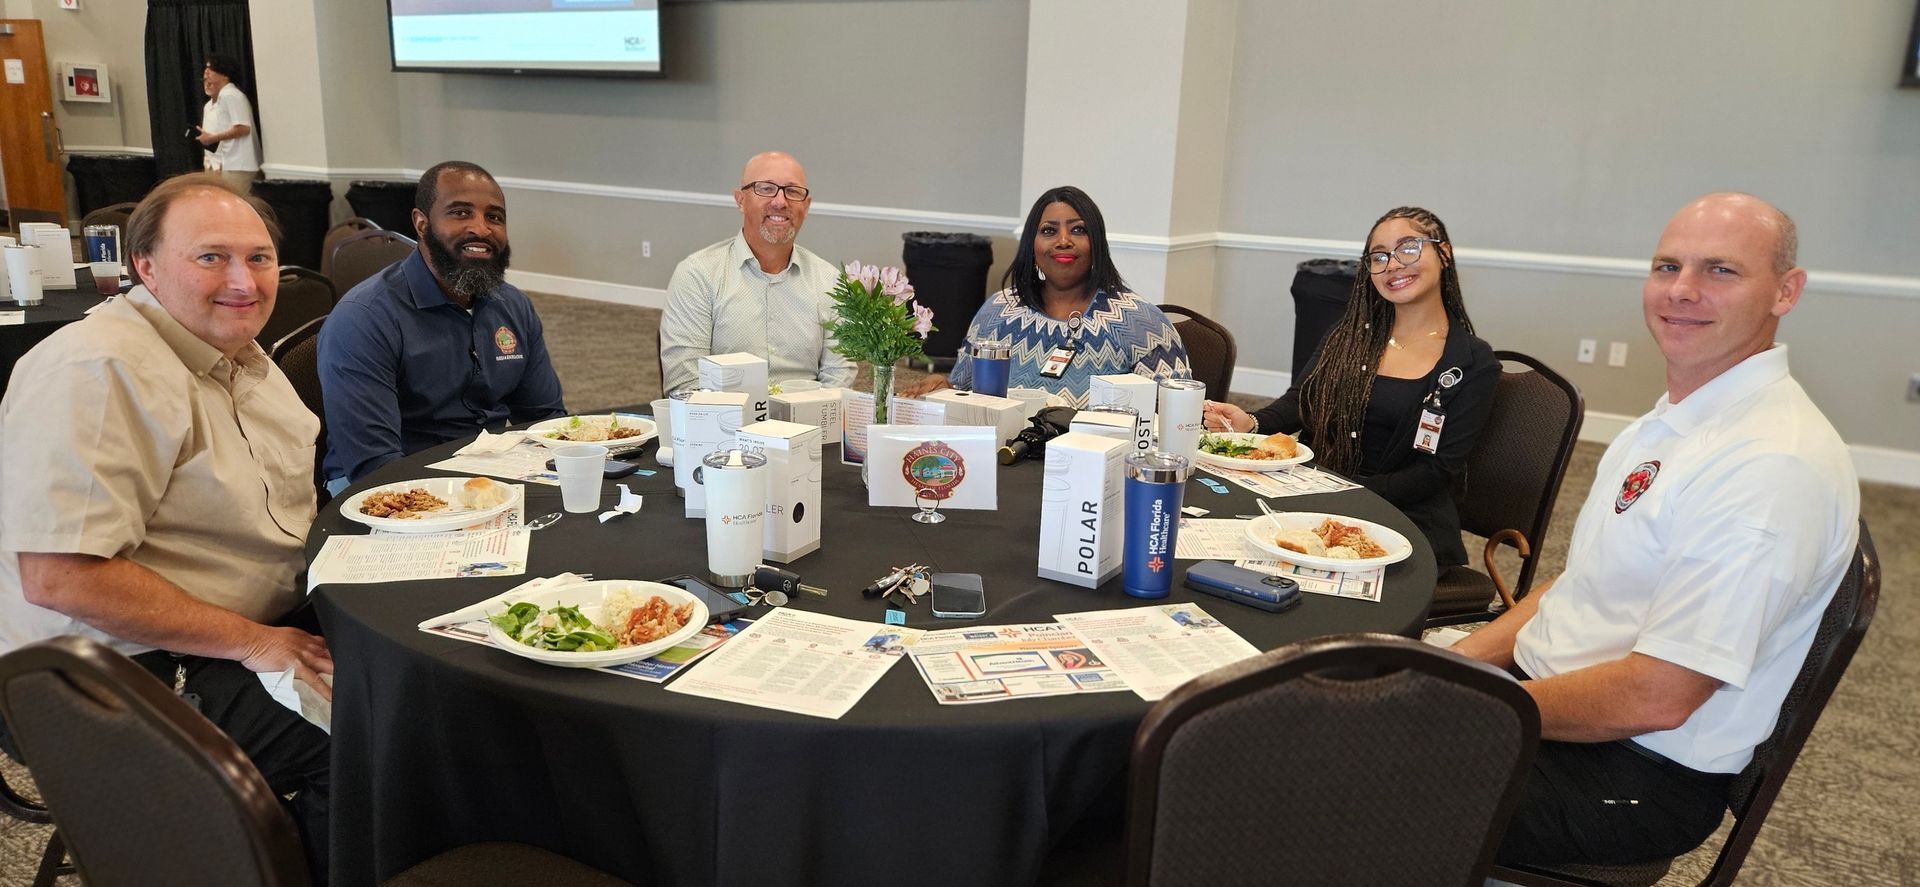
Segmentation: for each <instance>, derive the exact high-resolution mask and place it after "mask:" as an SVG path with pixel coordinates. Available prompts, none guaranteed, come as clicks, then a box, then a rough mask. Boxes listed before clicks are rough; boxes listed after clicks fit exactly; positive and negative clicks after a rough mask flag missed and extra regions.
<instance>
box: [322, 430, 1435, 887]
mask: <svg viewBox="0 0 1920 887" xmlns="http://www.w3.org/2000/svg"><path fill="white" fill-rule="evenodd" d="M451 449H452V446H447V447H441V448H439V449H438V450H434V451H430V452H428V453H424V454H420V455H417V456H414V457H411V458H409V459H406V460H403V461H402V462H399V463H395V464H392V465H389V466H387V467H386V468H384V469H382V470H381V471H379V472H376V473H375V474H374V475H372V476H371V477H369V478H366V479H365V480H364V481H363V483H362V484H361V485H360V486H361V487H364V486H367V485H371V484H378V483H387V482H393V481H398V480H405V479H410V478H416V477H425V476H432V475H435V474H438V473H439V472H436V471H433V470H429V469H425V468H424V466H425V465H426V464H427V463H429V462H433V461H437V460H438V459H440V458H443V457H444V456H446V455H447V454H448V453H449V452H450V451H451ZM650 452H651V446H649V453H650ZM835 456H836V454H835V453H834V452H833V451H832V450H830V451H829V454H828V457H827V466H826V467H827V471H826V477H825V489H824V493H823V501H822V506H823V515H824V526H825V532H824V539H825V546H824V547H823V548H822V550H820V551H818V552H815V553H813V554H811V555H808V556H807V557H805V558H802V559H800V560H799V561H797V562H796V563H794V564H792V565H790V567H791V568H792V569H794V570H796V571H798V572H800V573H801V574H802V576H803V577H805V579H806V581H808V582H809V583H810V584H815V585H821V586H824V587H826V588H829V589H831V590H832V596H831V597H830V598H828V599H825V600H817V599H812V598H807V597H798V598H796V600H795V601H794V603H793V606H798V607H803V608H807V609H814V610H819V611H822V612H826V613H831V614H833V615H837V616H844V617H851V618H859V619H866V620H872V621H875V622H879V621H880V620H881V618H882V610H883V605H882V604H881V603H880V602H878V601H874V600H866V599H863V598H862V597H861V596H860V594H859V589H860V587H861V586H862V585H864V584H866V583H867V582H869V581H871V580H872V579H873V578H874V577H876V576H878V575H880V574H881V573H882V572H885V570H886V569H887V568H889V567H891V566H894V565H897V564H904V563H908V562H911V561H917V562H920V563H923V564H929V565H931V566H933V567H934V568H935V569H937V570H944V571H961V572H977V573H980V574H982V575H983V576H984V578H985V584H986V592H987V604H988V612H987V615H986V616H985V617H984V618H983V619H980V620H975V621H974V622H962V621H957V620H936V619H933V618H932V615H931V613H930V612H929V608H928V605H927V604H926V603H925V601H924V599H923V600H922V603H921V604H920V605H919V606H917V607H914V608H911V609H910V610H909V624H910V625H913V626H915V627H920V628H928V629H933V628H951V627H955V626H960V625H968V624H1010V623H1022V622H1050V621H1052V617H1053V615H1054V614H1056V613H1070V612H1077V611H1082V610H1098V609H1111V608H1116V607H1124V606H1129V605H1133V604H1136V603H1140V602H1137V601H1135V600H1134V599H1133V598H1130V597H1127V596H1126V595H1125V594H1124V593H1122V592H1121V591H1120V589H1119V581H1118V579H1117V578H1116V579H1115V580H1114V581H1112V582H1110V583H1108V585H1107V586H1106V587H1103V588H1101V589H1099V590H1092V589H1082V588H1077V587H1073V586H1068V585H1063V584H1059V583H1055V582H1051V581H1048V580H1044V579H1040V578H1038V577H1037V576H1036V562H1037V557H1038V555H1037V544H1038V539H1039V514H1038V508H1039V500H1040V475H1041V466H1040V464H1039V463H1037V462H1024V463H1021V464H1019V465H1015V466H1011V467H1007V468H1001V469H999V502H1000V508H999V510H997V511H949V512H945V513H946V514H947V516H948V520H947V522H946V523H944V524H939V525H934V526H926V525H922V524H918V523H914V522H913V521H911V520H909V519H908V514H910V510H909V509H902V508H882V509H870V508H868V507H866V493H865V490H864V488H863V487H862V485H861V483H860V479H859V473H858V469H857V468H851V467H842V466H840V465H839V464H838V463H837V460H836V458H835ZM643 462H644V464H645V465H646V466H648V467H655V466H654V464H653V459H652V458H651V455H648V456H647V457H646V458H644V460H643ZM625 482H626V483H629V484H630V485H631V486H632V487H633V489H634V490H635V491H636V492H640V493H642V494H644V495H645V496H646V504H645V507H644V508H643V509H642V511H641V513H639V514H637V515H632V516H628V517H622V518H618V519H616V520H614V521H612V522H610V523H606V524H600V523H597V522H596V521H595V519H594V517H593V516H592V515H568V516H566V517H565V518H564V519H563V520H561V521H560V522H559V523H558V524H556V525H554V526H552V527H550V528H547V529H544V530H539V531H536V532H535V533H534V534H533V538H532V545H531V550H530V552H529V566H528V575H527V576H522V577H508V578H477V579H454V580H437V581H421V582H408V583H398V584H392V585H331V586H325V587H322V588H320V589H318V590H317V591H316V592H315V593H314V597H315V599H316V603H317V606H318V610H319V614H320V618H321V621H322V623H323V624H324V626H325V630H326V633H327V638H328V642H329V644H330V645H331V646H332V650H333V656H334V662H335V667H336V668H337V672H336V676H335V684H334V701H333V809H334V813H333V878H334V882H335V883H336V884H367V883H373V882H375V881H377V880H379V879H381V878H385V877H388V876H391V875H393V874H394V873H396V872H398V871H400V870H401V869H403V868H405V867H407V866H409V865H411V864H413V863H415V862H418V861H420V860H421V859H424V858H426V857H427V856H429V855H431V854H434V853H437V852H440V851H442V850H446V849H449V848H451V847H455V846H458V845H461V844H466V843H471V842H475V841H486V840H513V841H522V842H526V843H531V844H536V845H539V846H542V847H546V848H548V849H551V850H554V851H556V852H559V853H564V854H566V855H569V856H572V857H575V858H577V859H579V860H581V861H583V862H586V863H589V864H591V865H594V866H597V867H599V868H601V869H604V870H606V871H609V872H612V873H615V874H617V875H619V876H621V877H623V878H626V879H628V880H631V881H633V882H635V883H637V884H669V885H704V884H719V885H753V887H771V885H777V884H820V885H826V884H834V885H854V884H882V883H892V882H896V881H904V882H909V883H913V884H915V885H916V887H932V885H945V884H953V885H987V884H1028V883H1032V882H1033V881H1034V879H1035V878H1036V877H1037V875H1038V872H1039V865H1040V862H1041V860H1042V858H1043V857H1044V855H1045V853H1046V851H1047V849H1048V847H1049V846H1050V845H1051V844H1052V843H1053V842H1054V841H1055V840H1057V839H1058V838H1059V837H1060V836H1061V835H1062V834H1063V833H1065V831H1066V830H1067V829H1068V828H1069V827H1070V826H1072V825H1073V824H1074V823H1075V822H1076V821H1078V820H1079V819H1080V818H1081V817H1082V816H1084V815H1086V814H1088V813H1089V812H1091V808H1093V807H1094V806H1095V805H1096V804H1107V805H1118V804H1120V803H1121V802H1120V801H1118V800H1117V799H1118V798H1119V797H1121V795H1120V794H1119V793H1117V792H1115V791H1114V788H1115V787H1116V786H1117V785H1119V784H1120V780H1121V778H1122V777H1123V776H1124V773H1125V770H1126V764H1127V756H1128V752H1129V746H1130V743H1131V741H1132V737H1133V732H1134V730H1135V729H1136V727H1137V726H1138V724H1139V722H1140V719H1141V717H1142V715H1144V714H1145V712H1146V710H1147V708H1148V703H1146V702H1144V701H1142V700H1141V699H1140V698H1139V697H1138V696H1136V695H1134V694H1133V693H1131V692H1122V693H1101V694H1089V695H1085V696H1077V697H1053V698H1047V699H1033V700H1015V701H1007V702H998V703H987V704H980V705H971V706H945V707H943V706H940V705H937V704H936V703H935V702H934V700H933V696H932V694H931V693H930V692H929V691H928V690H927V687H926V685H925V684H924V682H923V681H922V680H921V678H920V676H919V674H918V673H917V672H916V671H915V669H914V668H913V666H912V664H911V663H908V662H901V663H899V664H897V665H895V666H894V668H893V669H892V670H890V671H889V672H888V673H887V674H886V676H885V677H883V678H882V679H881V680H880V682H879V683H878V684H877V685H875V686H874V688H873V690H872V691H871V692H870V693H868V694H867V696H866V697H865V698H864V699H862V700H861V701H860V702H859V704H857V705H855V706H854V708H853V710H852V711H850V712H849V713H848V714H847V715H846V716H845V717H843V718H841V719H839V720H837V721H830V720H824V719H819V718H812V717H806V716H801V715H794V714H787V713H783V712H776V711H771V710H766V709H760V708H754V707H750V706H745V705H735V704H729V703H725V702H718V701H713V700H707V699H700V698H694V697H689V696H683V695H680V694H676V693H668V692H665V690H664V688H663V686H661V685H655V684H649V683H646V682H643V681H638V680H633V679H630V678H626V677H620V676H614V675H606V674H598V673H594V672H591V671H583V670H570V669H559V668H551V667H548V666H543V665H539V664H537V663H534V662H531V661H528V660H525V659H522V658H519V657H516V656H512V655H510V654H507V653H504V652H501V651H499V650H495V649H492V648H490V647H485V646H481V645H475V644H468V643H463V642H460V641H454V640H450V639H447V638H442V637H438V636H433V635H428V634H425V633H422V632H420V631H418V630H417V629H416V628H415V624H416V623H418V622H419V621H420V620H423V619H426V618H428V617H431V616H434V615H437V614H440V613H443V612H448V611H451V610H453V609H455V608H457V607H460V606H464V605H466V604H470V603H472V602H474V601H477V600H480V599H482V598H485V597H487V596H490V595H493V594H497V593H499V592H501V591H505V590H506V589H508V588H510V587H512V586H513V585H516V584H518V583H520V582H522V581H525V579H527V578H530V577H532V576H544V575H552V574H554V573H558V572H562V571H568V570H571V571H574V572H591V573H593V574H594V575H595V577H596V578H600V579H613V578H639V579H649V578H661V577H664V576H668V575H672V574H677V573H685V572H691V573H696V574H701V573H704V566H705V542H704V539H705V535H704V534H705V530H704V523H703V522H702V521H699V520H688V519H686V518H684V517H683V507H682V501H681V500H680V499H678V498H677V497H676V496H675V495H674V492H673V480H672V471H671V470H661V471H660V472H659V473H658V474H656V475H654V476H652V477H633V478H628V479H627V480H626V481H625ZM614 483H617V482H608V483H607V485H606V487H605V493H606V502H607V503H608V505H609V506H610V505H611V503H612V502H613V501H615V499H616V498H617V495H618V494H617V491H616V490H615V488H614ZM1229 489H1230V490H1231V492H1229V493H1228V494H1225V495H1221V494H1216V493H1214V492H1212V491H1210V490H1209V489H1208V488H1206V487H1205V486H1202V485H1201V484H1199V483H1197V482H1195V483H1192V484H1190V485H1189V487H1188V491H1187V494H1186V502H1187V504H1190V505H1198V506H1200V507H1202V508H1206V509H1208V510H1210V511H1211V512H1212V515H1211V516H1213V517H1230V516H1232V515H1234V514H1240V513H1252V512H1254V511H1255V510H1256V506H1255V505H1254V497H1253V496H1252V495H1251V494H1250V493H1247V492H1245V491H1243V490H1240V489H1239V488H1237V487H1229ZM344 498H345V496H343V497H342V499H344ZM527 498H528V508H527V513H528V515H529V516H537V515H540V514H543V513H546V512H549V511H557V510H559V508H560V494H559V491H558V489H557V488H554V487H543V486H537V485H529V486H528V492H527ZM339 501H341V499H336V500H335V504H334V505H332V506H328V507H324V508H323V509H322V513H321V516H320V518H319V520H318V521H316V523H315V524H314V530H313V533H312V535H311V537H310V538H309V540H308V555H309V557H311V556H312V555H313V554H314V553H316V552H317V551H318V550H319V546H320V545H321V544H322V543H323V541H324V540H325V538H326V536H327V535H329V534H331V533H358V532H361V531H362V528H361V526H360V525H359V524H357V523H352V522H349V521H347V520H346V519H344V518H343V517H341V515H340V513H339V510H338V504H337V503H338V502H339ZM1282 501H1283V502H1284V505H1285V507H1287V508H1290V509H1294V510H1306V511H1331V512H1339V513H1343V514H1349V515H1353V516H1356V517H1362V518H1366V519H1368V520H1373V521H1377V522H1379V523H1382V524H1385V525H1387V526H1390V527H1393V528H1394V529H1396V530H1398V531H1399V532H1401V533H1403V534H1404V535H1406V536H1407V538H1408V539H1410V540H1412V541H1413V545H1414V549H1415V550H1414V554H1413V556H1412V557H1411V558H1410V559H1409V560H1407V561H1405V562H1403V563H1401V564H1398V565H1395V566H1393V567H1391V568H1389V570H1388V573H1387V580H1386V588H1385V594H1384V597H1383V600H1382V601H1380V602H1378V603H1372V602H1367V601H1359V600H1347V599H1338V598H1330V597H1325V596H1316V595H1306V600H1305V602H1304V603H1302V604H1301V605H1300V606H1299V607H1297V608H1295V609H1294V610H1293V611H1291V612H1288V613H1282V614H1273V613H1266V612H1263V611H1260V610H1255V609H1252V608H1248V607H1243V606H1240V605H1237V604H1233V603H1230V602H1227V601H1224V600H1220V599H1217V598H1210V597H1205V596H1201V597H1199V598H1197V599H1198V600H1199V601H1200V602H1201V603H1202V605H1203V606H1204V607H1205V609H1206V610H1207V612H1208V613H1210V614H1212V615H1214V616H1215V617H1217V618H1219V619H1220V620H1221V621H1222V622H1225V623H1226V624H1227V625H1229V626H1231V627H1232V628H1233V629H1234V630H1235V631H1237V632H1239V633H1240V634H1241V635H1242V636H1243V637H1245V638H1246V639H1247V640H1248V641H1249V642H1251V643H1252V644H1254V645H1255V646H1257V647H1260V648H1261V649H1271V648H1273V647H1277V646H1280V645H1282V644H1285V643H1289V642H1292V641H1296V640H1301V639H1304V638H1309V637H1314V636H1319V635H1324V634H1330V633H1339V632H1350V631H1387V632H1396V633H1403V634H1411V633H1413V632H1415V631H1416V630H1417V628H1418V626H1419V624H1420V622H1421V620H1422V619H1423V617H1424V616H1425V614H1426V611H1427V607H1428V605H1429V604H1430V602H1431V600H1432V596H1433V588H1434V581H1435V569H1434V566H1433V557H1432V552H1431V551H1430V550H1429V548H1428V546H1427V544H1426V541H1425V538H1424V537H1423V536H1422V535H1421V534H1420V533H1419V532H1418V531H1417V530H1416V529H1415V528H1414V527H1413V525H1412V524H1411V523H1410V522H1409V521H1407V520H1406V518H1405V517H1404V516H1403V515H1401V514H1400V513H1399V512H1398V511H1397V510H1395V509H1394V508H1393V507H1392V506H1390V505H1388V504H1387V503H1386V502H1385V501H1384V500H1382V499H1380V498H1379V497H1377V496H1375V495H1373V494H1372V493H1370V492H1367V491H1364V490H1355V491H1350V492H1345V493H1337V494H1329V495H1321V496H1312V497H1304V498H1297V499H1288V500H1282ZM1184 565H1185V564H1184V562H1183V563H1182V572H1184ZM1195 599H1196V598H1195V597H1194V596H1193V594H1192V593H1191V592H1188V591H1186V590H1185V589H1182V588H1179V587H1178V586H1177V582H1176V588H1175V591H1174V594H1173V596H1172V598H1170V599H1169V600H1170V601H1183V600H1195ZM1111 812H1114V813H1117V812H1118V811H1117V810H1115V811H1111Z"/></svg>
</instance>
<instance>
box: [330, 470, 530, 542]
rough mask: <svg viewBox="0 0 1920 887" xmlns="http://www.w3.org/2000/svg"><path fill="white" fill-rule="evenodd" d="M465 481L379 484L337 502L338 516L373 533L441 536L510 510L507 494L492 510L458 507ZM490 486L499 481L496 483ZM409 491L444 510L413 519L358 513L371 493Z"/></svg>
mask: <svg viewBox="0 0 1920 887" xmlns="http://www.w3.org/2000/svg"><path fill="white" fill-rule="evenodd" d="M469 480H472V478H466V477H429V478H422V479H420V480H407V481H401V482H399V483H394V484H383V485H381V486H377V487H374V488H373V489H370V490H362V491H360V492H358V493H355V494H353V495H352V496H349V497H347V500H346V501H345V502H342V503H340V513H341V514H343V515H346V517H347V519H348V520H354V521H359V522H361V523H363V524H366V525H367V526H369V527H372V528H374V529H376V530H388V531H390V532H394V533H445V532H448V531H450V530H461V529H465V528H467V527H471V526H473V525H474V524H477V523H480V522H482V521H485V520H488V519H489V518H492V517H493V516H494V515H497V514H499V513H500V512H503V511H506V510H507V509H509V508H512V507H513V502H514V497H513V496H511V495H509V496H508V497H507V501H505V502H502V503H500V504H499V505H495V506H493V507H492V508H479V509H474V508H468V507H466V506H464V505H461V504H460V488H461V487H463V486H465V485H466V483H467V481H469ZM494 483H500V482H499V481H497V480H496V481H494ZM412 489H424V490H426V491H427V492H429V493H432V494H434V495H435V496H439V497H440V498H442V499H445V500H447V507H446V508H444V509H441V510H440V511H436V512H430V513H427V514H423V515H421V516H420V517H416V518H397V517H373V516H371V515H366V514H361V513H360V503H362V502H365V501H366V499H367V497H368V496H371V495H373V494H374V493H378V492H380V491H382V490H391V491H394V492H402V493H404V492H406V491H407V490H412Z"/></svg>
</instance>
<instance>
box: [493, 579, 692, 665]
mask: <svg viewBox="0 0 1920 887" xmlns="http://www.w3.org/2000/svg"><path fill="white" fill-rule="evenodd" d="M705 627H707V605H706V604H705V603H703V602H701V600H700V599H699V598H696V597H694V596H693V595H691V594H688V593H687V592H685V591H683V590H681V589H678V588H675V587H673V586H671V585H663V584H661V583H659V582H642V581H640V580H637V579H602V580H599V581H595V582H575V583H573V584H571V585H562V586H560V587H558V588H542V589H540V590H539V591H536V592H534V593H533V594H532V595H529V596H527V597H524V598H521V599H520V600H518V601H515V602H514V603H512V604H510V605H506V606H503V607H501V608H500V612H497V613H489V614H487V637H488V638H489V639H490V640H492V641H493V645H494V646H496V647H499V648H500V649H502V650H505V651H507V652H509V653H512V654H513V655H515V656H524V657H526V658H528V659H531V660H533V661H535V662H544V663H546V664H548V665H558V666H563V667H566V668H599V667H600V666H603V665H620V664H622V663H626V662H638V661H640V660H642V659H645V658H647V657H649V656H652V655H654V654H655V653H658V652H660V651H662V650H665V649H667V648H668V647H671V646H673V645H675V644H678V643H680V642H681V641H684V640H686V639H687V638H690V637H692V636H693V635H694V634H695V633H697V632H699V631H700V630H701V629H703V628H705Z"/></svg>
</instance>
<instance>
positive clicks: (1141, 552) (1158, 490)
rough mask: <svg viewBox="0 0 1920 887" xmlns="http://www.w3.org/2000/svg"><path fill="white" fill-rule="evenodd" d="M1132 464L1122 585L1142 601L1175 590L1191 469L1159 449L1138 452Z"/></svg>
mask: <svg viewBox="0 0 1920 887" xmlns="http://www.w3.org/2000/svg"><path fill="white" fill-rule="evenodd" d="M1126 465H1127V491H1126V500H1127V522H1126V527H1125V530H1124V531H1123V532H1124V534H1125V536H1124V539H1125V541H1124V543H1123V544H1122V550H1121V557H1120V561H1121V568H1120V582H1121V587H1123V588H1124V589H1125V590H1126V592H1127V594H1130V595H1133V596H1134V597H1137V598H1147V599H1149V600H1152V599H1156V598H1163V597H1166V596H1167V593H1168V592H1169V591H1170V590H1172V588H1173V546H1174V541H1175V539H1176V538H1177V536H1178V534H1179V532H1180V499H1181V497H1182V494H1183V493H1184V492H1185V491H1186V489H1187V473H1188V471H1189V470H1190V467H1189V464H1188V462H1187V460H1186V458H1185V457H1183V456H1177V455H1174V454H1172V453H1163V452H1160V451H1159V450H1149V451H1147V452H1144V453H1134V454H1133V455H1131V456H1128V457H1127V461H1126Z"/></svg>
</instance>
